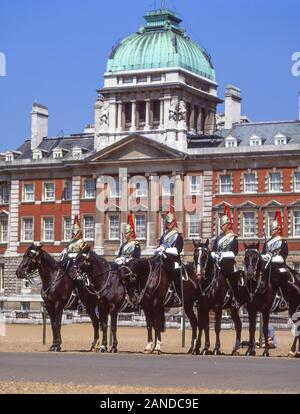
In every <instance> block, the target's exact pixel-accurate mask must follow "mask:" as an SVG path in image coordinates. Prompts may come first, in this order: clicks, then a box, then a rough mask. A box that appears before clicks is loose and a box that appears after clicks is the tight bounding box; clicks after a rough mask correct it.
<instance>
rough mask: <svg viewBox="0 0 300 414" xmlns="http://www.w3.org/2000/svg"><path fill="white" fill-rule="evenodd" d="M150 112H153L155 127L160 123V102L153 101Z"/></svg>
mask: <svg viewBox="0 0 300 414" xmlns="http://www.w3.org/2000/svg"><path fill="white" fill-rule="evenodd" d="M152 112H153V125H154V126H157V125H159V123H160V101H153V103H152Z"/></svg>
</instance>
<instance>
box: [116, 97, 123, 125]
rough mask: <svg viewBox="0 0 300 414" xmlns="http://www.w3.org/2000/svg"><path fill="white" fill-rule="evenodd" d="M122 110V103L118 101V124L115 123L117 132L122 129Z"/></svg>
mask: <svg viewBox="0 0 300 414" xmlns="http://www.w3.org/2000/svg"><path fill="white" fill-rule="evenodd" d="M122 110H123V105H122V103H118V125H117V131H118V132H121V131H122Z"/></svg>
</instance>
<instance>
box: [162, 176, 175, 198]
mask: <svg viewBox="0 0 300 414" xmlns="http://www.w3.org/2000/svg"><path fill="white" fill-rule="evenodd" d="M166 183H167V179H165V180H164V179H162V180H161V195H162V197H173V196H174V195H175V178H169V179H168V183H169V184H170V185H169V186H168V188H166V187H165V186H164V184H166ZM172 186H173V190H172Z"/></svg>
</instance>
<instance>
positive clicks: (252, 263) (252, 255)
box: [244, 241, 260, 280]
mask: <svg viewBox="0 0 300 414" xmlns="http://www.w3.org/2000/svg"><path fill="white" fill-rule="evenodd" d="M259 244H260V243H259V241H258V242H257V243H254V244H250V245H247V244H246V243H244V246H245V259H244V263H245V274H246V279H247V280H252V279H255V278H256V275H257V272H258V270H259V267H260V252H259Z"/></svg>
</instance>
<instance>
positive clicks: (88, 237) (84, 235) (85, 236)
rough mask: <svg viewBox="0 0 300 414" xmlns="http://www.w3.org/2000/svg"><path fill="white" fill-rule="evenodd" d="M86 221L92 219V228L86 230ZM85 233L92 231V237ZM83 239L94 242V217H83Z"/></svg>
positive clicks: (87, 215) (90, 215)
mask: <svg viewBox="0 0 300 414" xmlns="http://www.w3.org/2000/svg"><path fill="white" fill-rule="evenodd" d="M87 219H92V222H93V226H92V227H91V226H89V227H88V228H87V223H86V221H87ZM87 231H92V237H90V236H91V235H90V234H87ZM83 237H84V239H86V240H95V217H94V216H93V215H92V214H86V215H84V216H83Z"/></svg>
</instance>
